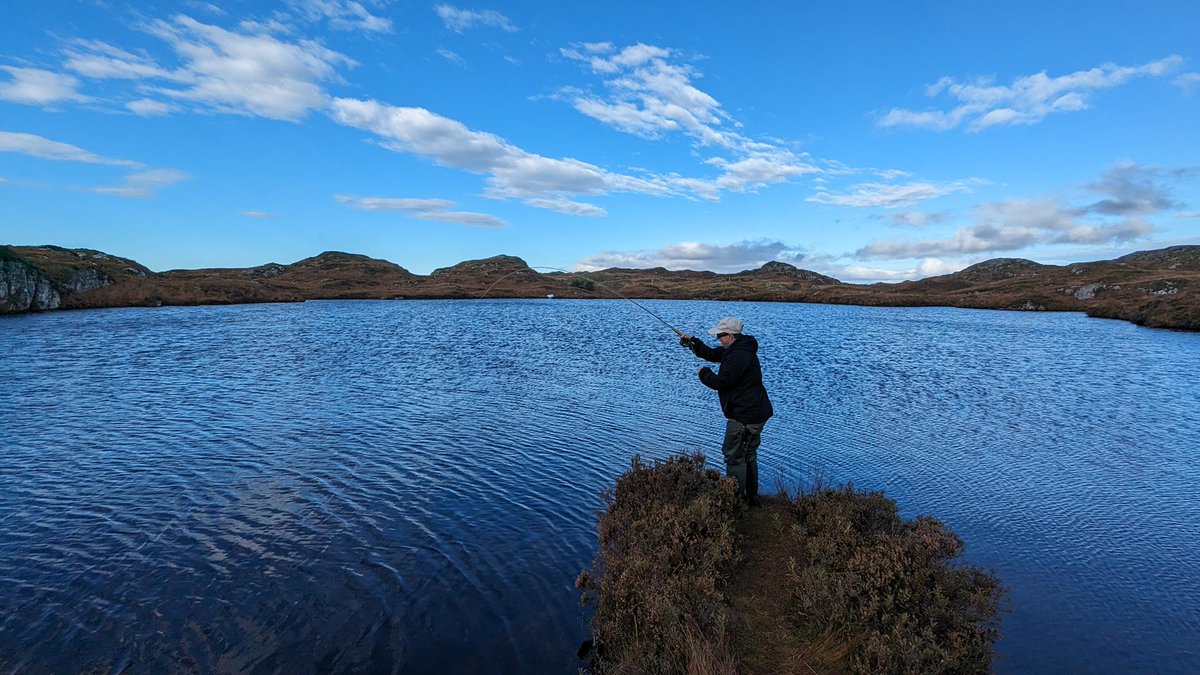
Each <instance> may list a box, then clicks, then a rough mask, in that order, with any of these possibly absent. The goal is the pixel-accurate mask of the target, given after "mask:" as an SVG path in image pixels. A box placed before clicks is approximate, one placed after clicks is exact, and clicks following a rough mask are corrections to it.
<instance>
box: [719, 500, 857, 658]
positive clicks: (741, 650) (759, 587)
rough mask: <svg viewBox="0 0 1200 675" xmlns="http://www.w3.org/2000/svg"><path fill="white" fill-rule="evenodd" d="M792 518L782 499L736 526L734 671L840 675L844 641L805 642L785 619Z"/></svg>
mask: <svg viewBox="0 0 1200 675" xmlns="http://www.w3.org/2000/svg"><path fill="white" fill-rule="evenodd" d="M793 521H794V516H793V515H792V512H791V506H790V504H789V503H788V501H787V500H786V499H785V498H783V497H769V498H766V499H764V500H763V506H762V508H758V509H753V510H751V511H750V512H749V513H748V514H746V515H745V516H744V517H743V518H742V520H741V521H740V522H739V523H738V533H739V535H741V539H740V541H741V542H742V543H741V546H742V550H741V554H742V562H741V564H740V566H739V568H738V572H737V573H736V574H735V575H734V578H733V580H732V581H731V582H730V586H729V589H728V597H729V598H730V605H731V608H732V612H731V617H730V618H731V622H730V623H731V625H730V633H731V636H732V645H731V646H732V648H733V652H734V654H736V656H737V659H738V662H739V669H738V672H740V673H746V674H750V675H758V674H767V673H771V674H775V673H808V674H809V675H812V674H816V673H820V674H824V673H840V672H844V671H843V668H842V667H841V664H842V663H844V659H845V653H844V642H843V641H842V640H840V639H838V638H837V636H833V635H828V636H814V638H813V639H809V640H805V639H802V636H801V635H800V633H799V630H798V629H797V628H796V626H795V622H794V620H793V619H792V617H790V616H789V615H788V605H789V599H790V598H789V594H788V591H787V588H788V586H789V584H788V578H787V577H788V564H787V563H788V559H789V557H790V556H789V552H788V551H789V549H790V548H792V547H790V546H789V545H788V542H789V537H794V536H796V535H795V534H794V533H793V532H792V531H791V527H790V525H791V523H792V522H793Z"/></svg>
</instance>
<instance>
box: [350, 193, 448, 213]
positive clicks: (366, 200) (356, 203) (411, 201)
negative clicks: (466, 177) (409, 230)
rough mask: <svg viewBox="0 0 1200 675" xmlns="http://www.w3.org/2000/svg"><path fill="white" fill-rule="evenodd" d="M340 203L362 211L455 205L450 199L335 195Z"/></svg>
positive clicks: (424, 208) (437, 207)
mask: <svg viewBox="0 0 1200 675" xmlns="http://www.w3.org/2000/svg"><path fill="white" fill-rule="evenodd" d="M333 198H334V199H335V200H337V201H338V203H339V204H345V205H346V206H349V207H350V208H352V209H359V210H360V211H437V210H441V209H448V208H450V207H452V206H454V202H452V201H450V200H449V199H422V198H412V197H356V196H353V195H334V197H333Z"/></svg>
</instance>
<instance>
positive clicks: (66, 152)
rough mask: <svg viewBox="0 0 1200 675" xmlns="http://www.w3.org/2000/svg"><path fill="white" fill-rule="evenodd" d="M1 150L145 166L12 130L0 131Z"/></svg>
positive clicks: (69, 160) (50, 158)
mask: <svg viewBox="0 0 1200 675" xmlns="http://www.w3.org/2000/svg"><path fill="white" fill-rule="evenodd" d="M0 152H16V153H20V154H22V155H28V156H30V157H36V158H38V159H49V160H54V161H59V162H83V163H85V164H108V165H111V166H125V167H130V168H135V169H140V168H143V166H144V165H143V164H142V163H141V162H134V161H132V160H128V159H113V158H111V157H102V156H100V155H96V154H93V153H91V152H88V151H87V150H84V149H83V148H80V147H77V146H74V145H70V144H69V143H60V142H58V141H52V140H50V139H48V138H43V137H42V136H35V135H33V134H22V133H16V132H12V131H0Z"/></svg>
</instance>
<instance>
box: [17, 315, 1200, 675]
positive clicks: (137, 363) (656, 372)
mask: <svg viewBox="0 0 1200 675" xmlns="http://www.w3.org/2000/svg"><path fill="white" fill-rule="evenodd" d="M647 304H648V305H649V306H650V307H651V308H652V309H654V311H655V312H656V313H658V314H660V315H662V316H663V317H664V318H665V319H667V320H668V321H670V322H671V323H672V324H675V325H677V326H680V327H683V328H685V329H688V330H691V331H699V330H700V329H702V328H704V327H706V326H708V325H710V324H711V323H712V322H713V321H714V320H715V319H717V318H719V317H720V316H724V315H727V314H733V315H738V316H741V317H743V318H744V319H746V322H747V330H748V331H749V332H752V333H754V334H755V335H757V336H758V337H759V340H760V342H761V343H762V352H761V356H762V360H763V363H764V368H765V371H766V378H767V385H768V387H769V389H770V390H771V395H772V400H773V401H774V402H775V403H776V408H777V411H778V416H777V418H776V419H774V420H773V421H772V422H771V423H770V424H769V425H768V427H767V430H766V432H765V435H764V445H763V449H762V451H761V452H760V462H761V463H762V467H763V476H764V478H765V479H766V480H765V481H764V482H766V483H767V485H768V486H770V484H771V483H772V482H774V481H773V477H778V479H779V480H781V481H783V482H785V483H793V482H795V481H797V480H803V479H806V478H810V477H811V476H812V475H813V474H814V472H817V471H823V472H824V473H825V475H826V476H827V477H829V478H832V479H834V480H836V481H853V482H854V483H855V484H856V485H858V486H860V487H869V488H879V489H883V490H885V491H887V492H888V494H889V495H890V496H892V497H894V498H896V499H897V500H898V501H899V503H900V506H901V508H902V510H903V511H904V512H905V513H906V515H909V516H912V515H916V514H918V513H928V514H933V515H936V516H938V517H939V518H941V519H943V520H944V521H945V522H946V523H947V524H948V525H950V526H951V527H952V528H953V529H955V530H956V531H957V532H958V533H959V534H960V535H962V537H963V538H964V540H965V541H966V543H967V555H968V559H969V561H970V562H972V563H977V564H983V565H985V566H989V567H993V568H995V569H996V571H997V573H998V574H999V575H1000V577H1001V578H1002V579H1003V580H1004V582H1005V583H1006V584H1007V585H1008V586H1010V587H1011V589H1012V591H1011V594H1010V604H1011V609H1012V613H1011V614H1010V615H1008V616H1007V617H1006V619H1005V624H1004V634H1005V638H1004V640H1002V642H1001V643H1000V645H999V649H998V652H999V661H998V663H997V669H998V670H999V671H1000V672H1030V671H1064V670H1072V671H1091V672H1127V671H1129V670H1153V671H1157V672H1180V673H1183V672H1195V671H1197V670H1200V648H1198V647H1197V646H1196V644H1195V641H1194V637H1195V636H1196V635H1197V634H1200V613H1198V611H1197V610H1196V607H1197V606H1200V583H1197V581H1196V580H1197V579H1200V554H1198V553H1197V551H1200V489H1198V488H1197V485H1200V457H1198V453H1197V452H1196V450H1197V449H1198V448H1200V387H1197V386H1196V384H1195V373H1196V372H1197V371H1200V335H1196V334H1185V333H1176V332H1168V331H1154V330H1147V329H1140V328H1137V327H1134V326H1132V325H1129V324H1125V323H1120V322H1112V321H1100V320H1091V319H1086V318H1084V317H1082V316H1080V315H1075V314H1028V313H1021V314H1017V313H1009V312H985V311H964V310H952V309H936V308H932V309H886V308H858V307H830V306H821V305H783V304H760V303H736V304H722V303H709V302H666V301H662V302H649V303H647ZM694 366H695V359H694V358H693V357H692V356H691V355H690V354H688V353H687V352H686V351H684V350H682V349H681V348H679V347H678V346H677V345H676V344H675V340H674V336H673V335H671V334H670V333H669V332H668V331H665V329H663V327H662V325H661V324H659V323H658V322H657V321H654V320H653V319H652V318H651V317H648V316H647V315H645V314H643V313H641V312H639V311H638V310H637V309H636V308H634V307H633V306H632V305H630V304H629V303H624V302H619V301H614V302H607V301H587V302H575V301H564V300H555V301H540V300H539V301H509V300H486V301H462V302H452V301H447V302H440V301H430V302H424V301H406V302H367V301H364V302H309V303H304V304H300V305H256V306H241V307H196V308H160V309H124V310H103V311H86V312H60V313H50V314H44V315H31V316H20V317H7V318H4V319H2V320H0V439H2V443H3V448H2V449H0V453H2V456H3V461H2V462H0V583H2V584H3V587H4V589H5V590H4V592H3V594H2V595H0V670H3V671H5V672H7V671H54V672H75V671H80V670H85V669H97V670H111V671H120V670H122V669H124V668H126V667H130V668H132V669H133V670H134V671H141V672H147V671H180V672H187V671H205V672H207V671H223V672H241V671H254V672H259V671H283V672H297V673H303V672H329V671H382V672H389V671H402V672H405V673H426V672H428V673H435V672H439V673H440V672H444V671H446V670H452V671H470V670H479V671H490V672H572V671H573V670H574V669H575V667H576V662H575V661H574V651H575V647H576V646H578V644H579V641H580V640H581V639H583V638H584V637H585V636H586V633H587V629H586V618H587V617H586V614H585V613H584V612H583V610H581V609H580V608H579V607H578V604H577V600H576V598H577V596H576V594H575V591H574V589H573V588H572V581H573V579H574V577H575V575H576V573H577V572H578V571H579V569H581V568H582V567H585V566H586V565H587V564H588V563H589V561H590V559H591V557H592V555H593V553H594V548H595V524H594V523H595V510H596V509H597V508H598V506H599V499H598V493H599V491H600V490H602V489H604V488H606V487H608V486H609V485H610V484H611V482H612V479H613V478H614V477H615V476H616V475H617V474H618V473H620V472H621V471H622V470H623V469H624V468H625V467H626V466H627V463H628V460H629V457H630V456H631V455H632V454H633V453H635V452H641V453H643V454H645V455H648V456H650V457H661V456H664V455H666V454H668V453H671V452H676V451H691V450H695V449H702V450H708V451H709V453H708V454H710V455H712V456H719V453H718V451H717V447H718V445H719V438H720V436H719V434H720V428H721V422H722V421H721V420H720V419H719V413H718V412H717V408H716V402H715V396H713V395H711V392H709V391H707V390H705V389H704V388H703V387H701V386H700V385H699V384H698V383H697V382H696V381H695V374H694Z"/></svg>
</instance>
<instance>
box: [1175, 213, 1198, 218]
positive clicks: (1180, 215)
mask: <svg viewBox="0 0 1200 675" xmlns="http://www.w3.org/2000/svg"><path fill="white" fill-rule="evenodd" d="M1175 218H1176V219H1179V220H1186V219H1189V218H1200V211H1180V212H1179V213H1176V214H1175Z"/></svg>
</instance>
